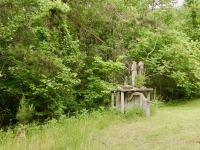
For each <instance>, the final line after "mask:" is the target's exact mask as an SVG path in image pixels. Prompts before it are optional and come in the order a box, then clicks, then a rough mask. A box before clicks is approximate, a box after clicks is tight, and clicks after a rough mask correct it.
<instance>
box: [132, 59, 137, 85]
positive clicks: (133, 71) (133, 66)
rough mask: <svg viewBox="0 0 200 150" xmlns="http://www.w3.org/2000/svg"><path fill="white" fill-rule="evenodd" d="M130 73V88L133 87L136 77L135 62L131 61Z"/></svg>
mask: <svg viewBox="0 0 200 150" xmlns="http://www.w3.org/2000/svg"><path fill="white" fill-rule="evenodd" d="M131 72H132V86H133V87H135V85H136V75H137V62H136V61H132V66H131Z"/></svg>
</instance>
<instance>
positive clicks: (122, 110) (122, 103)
mask: <svg viewBox="0 0 200 150" xmlns="http://www.w3.org/2000/svg"><path fill="white" fill-rule="evenodd" d="M121 112H122V113H123V114H124V92H121Z"/></svg>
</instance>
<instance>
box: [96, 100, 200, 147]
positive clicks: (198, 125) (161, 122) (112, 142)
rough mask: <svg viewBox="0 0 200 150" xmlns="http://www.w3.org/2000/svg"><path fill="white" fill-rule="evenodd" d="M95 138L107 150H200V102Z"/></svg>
mask: <svg viewBox="0 0 200 150" xmlns="http://www.w3.org/2000/svg"><path fill="white" fill-rule="evenodd" d="M95 138H96V141H99V142H98V143H99V144H100V145H102V149H107V150H200V100H199V101H197V100H196V101H192V102H189V103H187V104H182V105H178V106H170V107H163V108H160V109H159V110H158V111H157V113H156V114H155V115H154V116H152V117H150V118H146V119H143V118H142V119H139V120H137V121H131V122H129V123H119V124H117V125H112V126H109V127H108V128H105V129H103V130H101V131H99V132H98V133H97V134H96V137H95Z"/></svg>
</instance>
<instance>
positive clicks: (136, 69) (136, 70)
mask: <svg viewBox="0 0 200 150" xmlns="http://www.w3.org/2000/svg"><path fill="white" fill-rule="evenodd" d="M131 72H132V87H135V86H136V76H137V74H140V75H143V74H144V63H143V62H142V61H140V62H139V63H138V65H137V62H136V61H132V66H131ZM124 85H128V77H125V82H124Z"/></svg>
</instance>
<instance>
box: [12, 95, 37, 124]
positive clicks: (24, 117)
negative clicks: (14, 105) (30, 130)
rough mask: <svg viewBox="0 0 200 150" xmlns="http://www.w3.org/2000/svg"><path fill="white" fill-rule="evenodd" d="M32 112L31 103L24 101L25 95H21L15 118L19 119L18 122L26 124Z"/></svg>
mask: <svg viewBox="0 0 200 150" xmlns="http://www.w3.org/2000/svg"><path fill="white" fill-rule="evenodd" d="M33 112H34V107H33V104H29V103H28V102H27V101H26V99H25V96H24V95H22V98H21V100H20V106H19V108H18V112H17V114H16V119H17V120H18V121H19V123H22V124H27V123H29V122H30V120H31V119H32V117H33Z"/></svg>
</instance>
